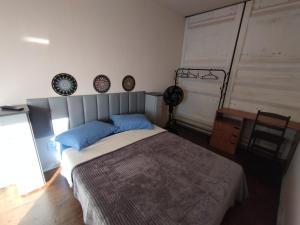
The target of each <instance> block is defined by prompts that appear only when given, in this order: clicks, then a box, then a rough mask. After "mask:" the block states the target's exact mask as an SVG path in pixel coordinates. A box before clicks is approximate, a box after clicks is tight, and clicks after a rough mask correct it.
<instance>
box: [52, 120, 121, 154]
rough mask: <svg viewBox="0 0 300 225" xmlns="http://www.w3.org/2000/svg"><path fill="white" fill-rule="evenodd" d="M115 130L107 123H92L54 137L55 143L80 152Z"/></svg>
mask: <svg viewBox="0 0 300 225" xmlns="http://www.w3.org/2000/svg"><path fill="white" fill-rule="evenodd" d="M116 129H117V127H115V126H113V125H111V124H109V123H104V122H100V121H92V122H88V123H86V124H84V125H81V126H79V127H75V128H73V129H70V130H68V131H66V132H64V133H62V134H60V135H58V136H56V137H55V141H57V142H59V143H61V144H62V145H65V146H68V147H73V148H75V149H77V150H81V149H83V148H86V147H88V146H89V145H91V144H94V143H95V142H97V141H98V140H100V139H101V138H104V137H107V136H108V135H110V134H112V133H114V132H115V131H116Z"/></svg>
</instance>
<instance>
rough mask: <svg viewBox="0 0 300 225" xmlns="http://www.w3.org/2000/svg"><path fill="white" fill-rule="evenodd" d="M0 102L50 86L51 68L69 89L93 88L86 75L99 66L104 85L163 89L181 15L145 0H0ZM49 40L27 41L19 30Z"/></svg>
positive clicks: (176, 57) (175, 55) (176, 56)
mask: <svg viewBox="0 0 300 225" xmlns="http://www.w3.org/2000/svg"><path fill="white" fill-rule="evenodd" d="M0 28H1V35H0V59H1V60H0V96H1V98H0V105H4V104H21V103H25V99H26V98H37V97H49V96H56V95H57V94H56V93H55V92H54V91H53V90H52V88H51V80H52V78H53V77H54V75H55V74H57V73H61V72H66V73H70V74H72V75H73V76H74V77H75V78H76V79H77V82H78V89H77V91H76V93H75V94H76V95H84V94H94V93H96V92H95V90H94V88H93V79H94V77H95V76H96V75H98V74H101V73H103V74H106V75H107V76H108V77H109V78H110V80H111V89H110V90H109V91H110V92H120V91H123V88H122V78H123V77H124V76H125V75H126V74H132V75H133V76H134V77H135V79H136V87H135V90H146V91H163V90H165V88H166V87H168V86H169V85H170V84H171V83H172V80H173V76H174V70H175V69H176V68H177V67H178V66H179V65H180V60H181V50H182V42H183V32H184V18H183V17H182V16H181V15H178V14H176V13H174V12H172V11H171V10H169V9H167V8H164V7H161V5H160V4H158V3H156V2H154V1H151V0H89V1H82V0H71V1H70V0H50V1H49V0H27V1H18V0H1V1H0ZM27 36H33V37H37V38H44V39H48V40H49V44H48V45H43V44H37V43H28V42H25V41H24V37H27Z"/></svg>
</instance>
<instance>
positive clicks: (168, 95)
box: [164, 85, 184, 129]
mask: <svg viewBox="0 0 300 225" xmlns="http://www.w3.org/2000/svg"><path fill="white" fill-rule="evenodd" d="M183 97H184V94H183V90H182V89H181V88H180V87H178V86H176V85H175V86H170V87H168V88H167V90H165V93H164V101H165V103H166V104H167V105H168V106H169V120H168V123H167V125H166V128H168V129H171V127H172V125H173V122H174V119H173V110H174V107H175V106H177V105H179V104H180V103H181V102H182V100H183Z"/></svg>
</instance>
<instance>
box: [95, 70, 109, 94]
mask: <svg viewBox="0 0 300 225" xmlns="http://www.w3.org/2000/svg"><path fill="white" fill-rule="evenodd" d="M93 84H94V88H95V90H96V91H97V92H99V93H105V92H107V91H108V90H109V89H110V80H109V78H108V77H107V76H105V75H103V74H101V75H98V76H96V77H95V79H94V83H93Z"/></svg>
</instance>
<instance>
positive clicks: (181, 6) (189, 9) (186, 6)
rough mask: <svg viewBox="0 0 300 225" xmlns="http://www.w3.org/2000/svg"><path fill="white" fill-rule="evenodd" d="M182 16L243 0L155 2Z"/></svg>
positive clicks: (170, 0) (171, 0) (174, 0)
mask: <svg viewBox="0 0 300 225" xmlns="http://www.w3.org/2000/svg"><path fill="white" fill-rule="evenodd" d="M157 1H158V2H160V3H162V4H164V5H166V6H167V7H168V8H170V9H172V10H174V11H176V12H177V13H179V14H181V15H183V16H189V15H193V14H196V13H200V12H205V11H208V10H212V9H216V8H220V7H223V6H227V5H231V4H234V3H239V2H244V0H157Z"/></svg>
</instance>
